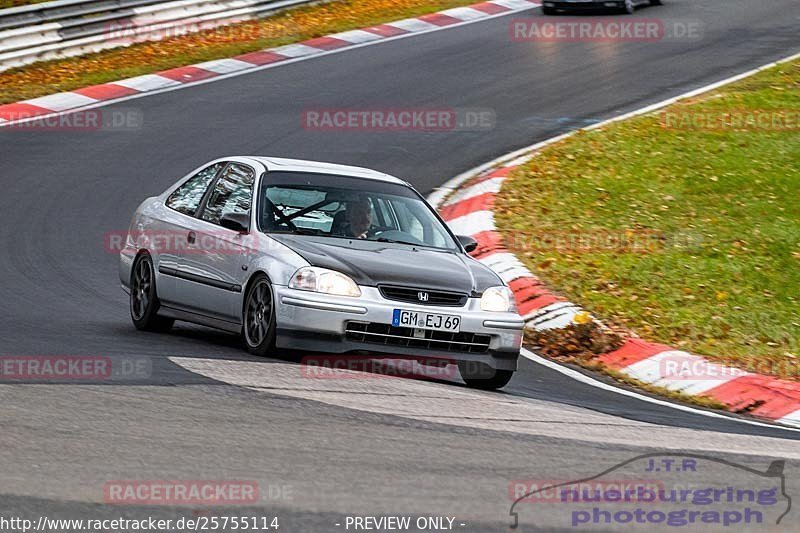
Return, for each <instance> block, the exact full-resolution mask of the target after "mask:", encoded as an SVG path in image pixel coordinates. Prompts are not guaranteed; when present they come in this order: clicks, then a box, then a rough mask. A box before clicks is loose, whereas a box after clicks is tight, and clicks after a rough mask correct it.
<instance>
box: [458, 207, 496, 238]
mask: <svg viewBox="0 0 800 533" xmlns="http://www.w3.org/2000/svg"><path fill="white" fill-rule="evenodd" d="M446 223H447V225H448V227H449V228H450V229H451V230H453V233H455V234H456V235H477V234H478V233H481V232H482V231H494V229H495V225H494V213H492V212H491V211H474V212H472V213H469V214H468V215H464V216H462V217H458V218H454V219H453V220H447V221H446Z"/></svg>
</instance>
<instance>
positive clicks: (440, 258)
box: [270, 234, 503, 296]
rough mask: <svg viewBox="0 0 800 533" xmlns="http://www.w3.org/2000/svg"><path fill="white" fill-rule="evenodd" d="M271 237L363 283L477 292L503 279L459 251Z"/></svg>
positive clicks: (298, 236)
mask: <svg viewBox="0 0 800 533" xmlns="http://www.w3.org/2000/svg"><path fill="white" fill-rule="evenodd" d="M270 237H272V238H273V239H275V240H277V241H278V242H280V243H282V244H284V245H286V246H288V247H289V248H291V249H292V250H294V251H295V252H296V253H298V254H299V255H300V256H301V257H303V259H305V260H306V261H308V263H309V264H311V265H312V266H318V267H323V268H330V269H332V270H337V271H339V272H342V273H344V274H347V275H348V276H350V277H351V278H353V280H354V281H355V282H356V283H358V284H359V285H367V286H376V285H398V286H405V287H414V288H421V289H422V288H424V289H437V290H443V291H453V292H462V293H466V294H469V295H471V296H477V295H480V294H482V293H483V291H484V290H486V289H487V288H489V287H493V286H496V285H502V283H503V282H502V281H501V280H500V278H499V277H498V276H497V274H495V273H494V271H493V270H491V269H490V268H489V267H487V266H486V265H484V264H482V263H480V262H478V261H476V260H474V259H472V258H471V257H469V256H467V255H465V254H462V253H458V252H447V251H442V250H433V249H430V248H421V247H416V246H408V245H403V244H392V243H382V242H374V241H362V240H356V239H353V240H350V239H336V238H325V237H323V238H320V237H314V236H306V235H276V234H270Z"/></svg>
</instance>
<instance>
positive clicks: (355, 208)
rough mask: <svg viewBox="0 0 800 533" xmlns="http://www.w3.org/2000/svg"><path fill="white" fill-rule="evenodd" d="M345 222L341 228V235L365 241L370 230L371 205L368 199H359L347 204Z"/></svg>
mask: <svg viewBox="0 0 800 533" xmlns="http://www.w3.org/2000/svg"><path fill="white" fill-rule="evenodd" d="M345 216H346V221H345V224H344V226H343V227H342V234H343V235H345V236H347V237H352V238H354V239H366V238H368V237H369V233H370V229H371V228H372V205H370V202H369V199H367V198H359V199H358V200H356V201H354V202H348V204H347V212H346V215H345Z"/></svg>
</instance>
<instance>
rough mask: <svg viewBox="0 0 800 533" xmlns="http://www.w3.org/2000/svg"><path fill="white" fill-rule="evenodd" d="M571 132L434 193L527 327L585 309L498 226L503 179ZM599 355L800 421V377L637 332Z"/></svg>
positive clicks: (631, 371)
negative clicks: (726, 361) (548, 282)
mask: <svg viewBox="0 0 800 533" xmlns="http://www.w3.org/2000/svg"><path fill="white" fill-rule="evenodd" d="M798 57H800V54H795V55H793V56H791V57H789V58H786V59H784V60H782V61H779V62H776V63H770V64H769V65H765V66H763V67H760V68H758V69H755V70H752V71H750V72H747V73H744V74H740V75H738V76H736V77H734V78H730V79H728V80H723V81H722V82H719V83H715V84H713V85H711V86H708V87H703V88H701V89H698V90H695V91H692V92H691V93H687V94H685V95H682V96H679V97H676V98H670V99H669V100H665V101H663V102H659V103H657V104H654V105H652V106H648V107H646V108H644V109H641V110H638V111H634V112H632V113H628V114H626V115H623V116H620V117H616V118H613V119H611V120H608V121H605V122H602V123H599V124H596V125H593V126H592V127H591V128H587V129H596V128H599V127H602V126H605V125H607V124H609V123H611V122H616V121H619V120H623V119H626V118H629V117H632V116H638V115H642V114H646V113H650V112H653V111H656V110H658V109H661V108H663V107H666V106H668V105H671V104H672V103H674V102H676V101H677V100H680V99H682V98H686V97H691V96H695V95H697V94H701V93H703V92H707V91H709V90H712V89H715V88H717V87H720V86H722V85H726V84H728V83H732V82H734V81H738V80H740V79H743V78H745V77H748V76H751V75H753V74H756V73H757V72H760V71H762V70H764V69H767V68H771V67H773V66H776V65H777V64H779V63H783V62H786V61H791V60H794V59H797V58H798ZM570 135H572V133H568V134H565V135H561V136H559V137H555V138H553V139H549V140H547V141H544V142H542V143H538V144H536V145H533V146H529V147H527V148H524V149H522V150H518V151H517V152H514V153H512V154H508V155H507V156H504V157H501V158H499V159H497V160H495V161H493V162H490V163H487V164H486V165H483V166H481V167H478V168H477V169H473V170H471V171H469V172H466V173H464V174H461V175H460V176H457V177H455V178H453V179H452V180H450V181H449V182H447V183H445V184H444V185H443V186H442V187H440V188H439V189H438V190H436V191H435V192H434V193H433V194H431V195H430V196H429V198H428V200H429V202H430V203H431V204H432V205H433V206H434V207H436V208H437V209H438V210H439V212H440V214H441V216H442V218H443V219H444V220H445V221H446V222H447V224H448V226H450V228H451V229H452V230H453V232H454V233H455V234H457V235H471V236H472V237H473V238H475V239H476V240H477V241H478V247H477V249H476V250H475V251H474V252H472V255H473V257H475V258H476V259H478V260H479V261H481V262H482V263H484V264H486V265H488V266H489V267H490V268H492V270H494V271H495V272H497V273H498V275H499V276H500V277H501V278H502V279H503V281H504V282H506V283H507V284H508V285H509V287H510V288H511V289H512V290H513V292H514V296H515V299H516V303H517V308H518V310H519V312H520V314H521V315H522V316H523V318H524V319H525V322H526V327H528V328H533V329H536V330H539V331H543V330H548V329H560V328H565V327H567V326H569V325H570V324H572V323H573V320H574V318H575V316H576V315H577V314H579V313H581V314H583V313H585V311H584V310H583V309H582V308H581V307H580V306H579V305H577V304H574V303H571V302H569V301H567V300H566V299H564V298H563V297H561V296H559V295H557V294H555V293H553V292H552V291H550V290H549V289H548V288H547V287H546V286H545V285H544V284H543V283H542V282H541V280H539V279H538V278H537V277H536V276H535V275H534V274H533V273H532V272H531V271H530V270H528V268H526V267H525V265H524V264H523V263H522V262H521V261H520V260H519V259H518V258H517V257H516V256H514V255H513V254H512V253H510V252H509V251H508V250H507V249H506V248H505V247H504V246H503V237H502V235H501V234H500V232H498V231H497V227H496V226H495V222H494V213H493V208H494V202H495V197H496V196H497V194H498V193H499V192H500V189H501V187H502V185H503V182H504V181H505V180H506V179H507V178H508V175H509V174H510V173H511V172H512V171H513V170H514V169H516V168H517V167H519V166H520V165H522V164H524V163H525V162H526V161H528V160H529V159H530V158H532V157H534V156H535V154H536V152H538V151H539V150H540V149H541V148H543V147H545V146H548V145H550V144H553V143H555V142H558V141H560V140H562V139H564V138H566V137H569V136H570ZM597 360H598V361H600V362H602V363H603V364H605V365H606V366H607V367H609V368H612V369H614V370H616V371H618V372H621V373H623V374H625V375H628V376H630V377H633V378H635V379H637V380H639V381H642V382H644V383H649V384H652V385H655V386H658V387H663V388H665V389H668V390H670V391H675V392H680V393H683V394H686V395H690V396H703V397H707V398H712V399H714V400H716V401H718V402H719V403H721V404H723V405H725V406H727V408H728V409H729V410H730V411H734V412H740V413H748V414H750V415H753V416H757V417H761V418H766V419H769V420H773V421H776V422H780V423H783V424H786V425H791V426H796V427H800V383H798V382H796V381H788V380H784V379H779V378H776V377H773V376H767V375H760V374H754V373H750V372H745V371H743V370H741V369H736V368H732V367H728V366H724V365H719V364H716V363H712V362H710V361H707V360H706V359H704V358H703V357H701V356H698V355H693V354H690V353H688V352H685V351H681V350H676V349H674V348H672V347H670V346H665V345H662V344H654V343H651V342H647V341H645V340H642V339H638V338H631V339H629V340H627V341H626V342H625V344H624V345H623V346H622V347H621V348H620V349H618V350H616V351H614V352H611V353H607V354H603V355H600V356H598V357H597Z"/></svg>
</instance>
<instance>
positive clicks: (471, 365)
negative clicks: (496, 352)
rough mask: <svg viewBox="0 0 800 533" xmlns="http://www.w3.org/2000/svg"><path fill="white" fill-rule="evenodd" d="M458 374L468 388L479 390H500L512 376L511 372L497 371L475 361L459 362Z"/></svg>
mask: <svg viewBox="0 0 800 533" xmlns="http://www.w3.org/2000/svg"><path fill="white" fill-rule="evenodd" d="M458 372H459V373H460V374H461V379H463V380H464V382H465V383H466V384H467V385H468V386H470V387H472V388H474V389H481V390H497V389H501V388H503V387H505V386H506V385H508V382H509V381H511V377H512V376H513V375H514V371H513V370H497V369H495V368H492V367H491V366H489V365H487V364H486V363H479V362H477V361H459V362H458Z"/></svg>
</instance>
